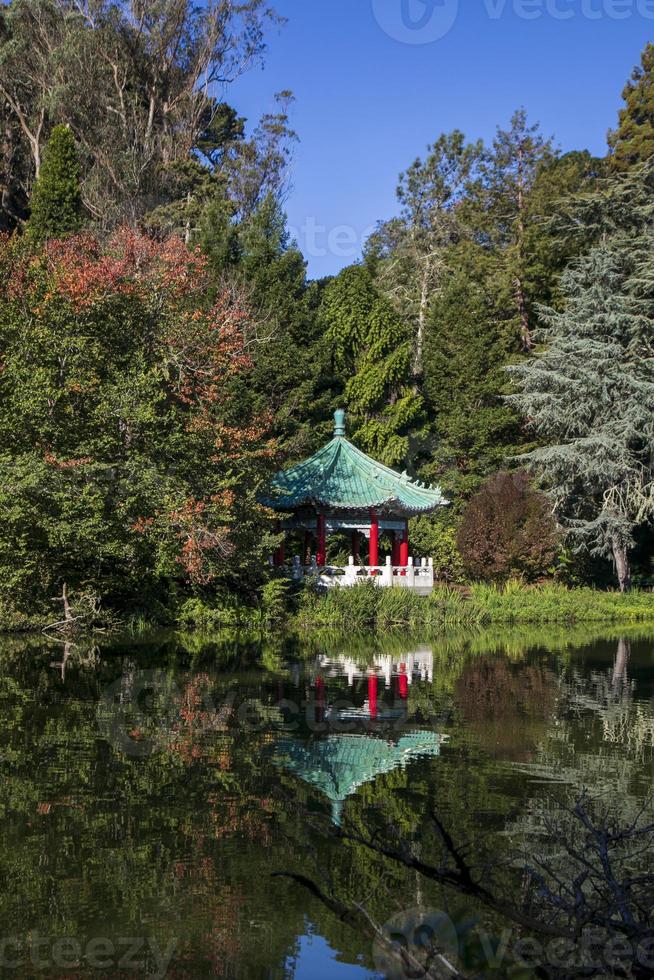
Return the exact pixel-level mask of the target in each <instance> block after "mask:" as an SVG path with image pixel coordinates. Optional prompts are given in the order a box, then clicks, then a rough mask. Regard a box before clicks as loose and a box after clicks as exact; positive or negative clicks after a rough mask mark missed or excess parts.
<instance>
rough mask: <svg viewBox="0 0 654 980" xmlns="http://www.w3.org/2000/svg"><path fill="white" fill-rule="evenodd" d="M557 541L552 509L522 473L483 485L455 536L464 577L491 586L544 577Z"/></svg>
mask: <svg viewBox="0 0 654 980" xmlns="http://www.w3.org/2000/svg"><path fill="white" fill-rule="evenodd" d="M557 540H558V533H557V526H556V521H555V519H554V516H553V514H552V509H551V505H550V503H549V501H548V499H547V497H545V496H544V494H542V493H538V491H536V490H535V489H534V488H533V487H532V485H531V482H530V480H529V477H528V475H527V474H526V473H525V472H523V471H522V470H517V471H515V472H503V473H497V474H496V475H495V476H492V477H491V478H490V479H489V480H487V481H486V482H485V483H484V484H483V486H482V487H481V489H480V490H479V492H478V493H477V494H476V495H475V496H474V497H473V498H472V499H471V501H470V503H469V504H468V507H467V508H466V511H465V513H464V515H463V520H462V522H461V526H460V528H459V532H458V535H457V543H458V546H459V550H460V552H461V557H462V558H463V562H464V564H465V567H466V569H467V571H468V573H469V574H470V575H471V576H472V578H474V579H486V580H489V581H493V582H497V581H500V582H501V581H506V580H507V579H509V578H511V577H514V576H515V577H521V578H524V579H525V580H526V581H534V580H535V579H538V578H540V577H542V576H543V575H545V574H546V573H547V570H548V568H549V566H550V565H551V562H552V560H553V558H554V555H555V553H556V546H557Z"/></svg>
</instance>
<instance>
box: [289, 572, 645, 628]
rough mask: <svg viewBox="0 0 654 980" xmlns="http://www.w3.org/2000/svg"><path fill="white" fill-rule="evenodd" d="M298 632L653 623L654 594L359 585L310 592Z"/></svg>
mask: <svg viewBox="0 0 654 980" xmlns="http://www.w3.org/2000/svg"><path fill="white" fill-rule="evenodd" d="M295 622H296V625H297V627H298V628H299V629H301V630H305V629H338V630H343V629H346V630H350V629H351V630H362V629H390V628H392V627H408V628H411V629H423V630H425V629H426V630H433V629H444V628H447V627H451V626H491V625H545V624H548V623H549V624H573V623H598V624H601V623H606V624H611V623H615V624H624V625H627V624H630V623H649V622H651V623H652V626H653V627H654V594H653V593H650V592H633V593H631V594H630V595H626V596H625V595H620V594H619V593H616V592H599V591H595V590H593V589H568V588H566V587H565V586H562V585H543V586H539V587H533V588H532V587H527V586H524V585H521V584H519V583H514V582H511V583H509V584H508V585H507V586H506V587H504V588H498V587H495V586H488V585H475V586H472V588H471V589H470V590H469V593H465V594H464V593H462V592H460V591H455V590H452V589H448V588H439V589H436V590H435V591H434V592H433V594H432V595H431V596H428V597H425V596H418V595H415V594H414V593H412V592H408V591H405V590H403V589H378V588H375V587H374V586H360V587H358V588H354V589H334V590H332V591H330V592H329V593H328V594H327V595H316V594H315V593H312V592H307V593H306V594H305V595H303V597H302V600H301V602H300V606H299V609H298V612H297V614H296V617H295Z"/></svg>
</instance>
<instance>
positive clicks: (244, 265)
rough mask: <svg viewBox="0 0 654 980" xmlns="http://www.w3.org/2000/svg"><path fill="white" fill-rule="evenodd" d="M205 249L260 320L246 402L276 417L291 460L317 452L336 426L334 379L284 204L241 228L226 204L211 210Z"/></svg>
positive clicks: (314, 296) (265, 207)
mask: <svg viewBox="0 0 654 980" xmlns="http://www.w3.org/2000/svg"><path fill="white" fill-rule="evenodd" d="M201 243H202V248H203V251H204V252H205V253H206V254H207V256H208V257H209V260H210V262H211V267H212V269H213V272H214V276H215V280H216V282H217V283H219V284H220V283H223V284H224V283H229V284H230V286H231V288H237V289H238V290H240V291H241V292H242V293H243V294H244V295H245V297H246V298H247V302H248V304H249V306H250V307H252V308H253V309H254V310H256V312H257V322H258V325H259V326H258V330H257V334H256V336H252V337H251V338H250V341H251V343H250V346H249V350H250V353H251V357H252V362H253V368H252V371H251V372H250V373H249V375H248V377H247V380H245V379H239V378H237V379H236V380H235V383H236V384H241V385H242V386H243V387H242V391H241V392H240V396H239V397H240V398H242V399H243V401H244V403H247V405H248V406H249V408H252V407H254V408H255V410H256V411H257V412H259V413H264V412H269V413H271V414H272V415H274V423H273V431H274V432H275V434H276V435H277V436H278V437H279V438H280V440H281V443H282V446H283V448H284V450H285V452H286V455H287V456H289V457H292V458H300V457H302V456H305V455H306V454H308V453H310V452H313V451H314V450H315V449H316V448H317V447H318V443H317V442H316V440H318V441H319V440H320V439H321V437H322V435H323V434H326V432H327V431H328V429H326V430H325V433H322V432H321V430H320V428H319V421H320V419H321V418H329V416H330V405H331V394H332V392H331V388H330V381H331V374H330V370H329V362H328V358H327V350H326V347H325V345H324V344H321V340H322V336H321V331H320V327H319V324H318V318H317V312H316V310H317V305H318V300H319V289H318V288H317V286H315V285H313V286H308V285H307V281H306V262H305V260H304V257H303V256H302V254H301V252H300V251H299V250H298V248H297V247H296V245H295V243H294V242H292V241H291V240H290V237H289V234H288V231H287V228H286V216H285V215H284V213H283V211H282V208H281V206H280V204H279V202H278V201H277V200H276V199H275V198H274V197H273V195H272V194H268V195H267V196H266V197H265V198H264V200H263V201H262V202H261V203H260V204H259V206H258V207H257V208H256V210H255V211H254V212H253V213H252V214H251V215H249V216H247V217H246V218H245V219H244V220H242V221H240V222H238V223H237V222H235V221H234V219H233V217H230V216H229V214H228V213H227V211H226V210H225V208H224V206H223V204H222V203H221V202H220V201H218V200H217V201H215V202H214V203H213V204H212V205H211V206H210V207H208V208H207V210H206V213H205V215H204V219H203V225H202V236H201Z"/></svg>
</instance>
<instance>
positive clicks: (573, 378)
mask: <svg viewBox="0 0 654 980" xmlns="http://www.w3.org/2000/svg"><path fill="white" fill-rule="evenodd" d="M651 249H652V242H651V239H649V240H648V239H638V238H635V237H632V238H628V237H626V236H624V235H616V236H614V238H613V239H611V240H607V241H606V242H603V243H602V244H600V245H598V246H597V247H596V248H595V249H593V251H591V253H590V254H589V255H588V256H586V257H585V258H584V259H582V260H580V261H579V262H577V263H576V264H575V265H573V266H572V267H571V268H570V269H569V270H568V271H567V272H566V273H565V274H564V276H563V279H562V293H563V296H564V297H565V299H566V307H565V310H564V312H562V313H561V312H556V311H555V310H552V309H548V310H545V311H543V313H542V316H543V320H544V322H545V324H546V329H545V331H544V336H543V339H544V340H545V342H546V343H547V348H546V349H544V350H543V351H542V352H540V353H539V355H538V356H537V357H534V358H532V359H531V360H529V361H527V362H525V363H523V364H521V365H518V366H515V367H514V368H513V369H512V372H513V375H514V377H515V378H516V380H517V382H518V387H519V391H518V393H517V394H515V395H513V396H511V397H510V401H511V402H512V403H513V404H514V405H516V406H517V407H518V408H519V409H520V410H521V411H522V413H523V415H524V416H525V417H526V418H527V419H528V420H529V424H530V426H531V427H532V428H533V429H534V430H535V431H536V433H537V434H538V436H539V437H540V438H541V439H542V440H543V441H544V442H545V443H546V444H545V445H544V446H543V447H542V448H539V449H536V450H534V451H532V452H531V453H528V454H526V455H525V456H524V457H523V458H524V459H525V460H526V461H527V462H528V463H530V464H531V465H532V466H533V467H534V468H535V470H536V472H537V473H538V474H539V476H540V478H541V480H542V484H543V486H544V488H545V489H546V490H547V491H548V492H549V494H550V496H551V498H552V501H553V504H554V509H555V513H556V514H557V516H558V518H559V520H560V522H561V524H562V526H563V527H564V528H565V529H566V530H567V531H568V534H569V536H570V538H571V539H572V540H573V541H575V542H576V544H577V545H578V546H581V547H585V548H588V550H590V552H591V553H592V554H594V555H601V556H604V557H610V556H612V557H613V559H614V562H615V566H616V571H617V576H618V581H619V584H620V589H621V590H622V591H628V590H629V588H630V584H631V574H630V565H629V550H630V548H631V547H632V545H633V532H634V529H635V528H636V526H637V525H638V524H640V523H642V522H643V521H644V520H645V519H647V518H648V517H649V516H650V515H651V514H652V512H653V511H654V484H653V482H652V479H653V473H652V465H653V462H652V461H653V459H654V369H653V367H652V356H653V353H654V350H653V347H652V339H651V338H652V296H653V295H654V289H653V288H652V282H654V275H652V270H651V260H650V258H649V256H650V254H651Z"/></svg>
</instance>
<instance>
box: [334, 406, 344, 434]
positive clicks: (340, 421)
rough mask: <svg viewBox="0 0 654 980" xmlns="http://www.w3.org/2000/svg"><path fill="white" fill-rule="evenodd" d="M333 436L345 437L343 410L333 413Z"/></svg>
mask: <svg viewBox="0 0 654 980" xmlns="http://www.w3.org/2000/svg"><path fill="white" fill-rule="evenodd" d="M334 435H335V436H344V435H345V410H344V409H342V408H339V409H337V410H336V411H335V412H334Z"/></svg>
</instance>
